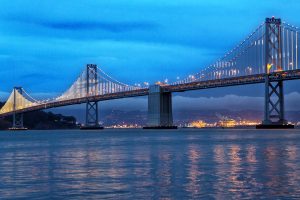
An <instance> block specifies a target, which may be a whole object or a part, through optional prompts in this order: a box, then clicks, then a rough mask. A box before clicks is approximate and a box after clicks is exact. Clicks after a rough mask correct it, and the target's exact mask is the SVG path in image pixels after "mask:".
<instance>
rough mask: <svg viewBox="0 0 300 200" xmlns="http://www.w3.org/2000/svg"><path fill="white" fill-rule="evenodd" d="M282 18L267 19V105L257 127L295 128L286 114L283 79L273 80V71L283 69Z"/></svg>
mask: <svg viewBox="0 0 300 200" xmlns="http://www.w3.org/2000/svg"><path fill="white" fill-rule="evenodd" d="M281 35H282V30H281V19H276V18H274V17H272V18H266V21H265V39H264V40H265V72H266V75H265V107H264V120H263V121H262V124H261V125H258V126H257V128H293V125H289V124H288V123H287V121H286V119H285V116H284V92H283V81H282V80H281V79H280V78H279V79H276V81H271V80H270V78H271V76H274V73H273V72H276V71H281V70H282V69H283V59H282V42H283V41H282V37H281Z"/></svg>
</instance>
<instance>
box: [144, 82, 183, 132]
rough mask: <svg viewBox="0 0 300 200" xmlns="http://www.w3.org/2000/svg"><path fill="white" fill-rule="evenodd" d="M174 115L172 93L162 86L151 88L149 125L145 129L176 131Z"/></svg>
mask: <svg viewBox="0 0 300 200" xmlns="http://www.w3.org/2000/svg"><path fill="white" fill-rule="evenodd" d="M175 128H177V127H176V126H173V114H172V93H171V92H164V91H163V88H162V87H161V86H160V85H152V86H150V87H149V95H148V124H147V126H146V127H144V129H175Z"/></svg>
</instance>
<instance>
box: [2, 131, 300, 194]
mask: <svg viewBox="0 0 300 200" xmlns="http://www.w3.org/2000/svg"><path fill="white" fill-rule="evenodd" d="M299 153H300V130H289V131H256V130H191V129H186V130H175V131H173V130H172V131H143V130H118V131H116V130H104V131H98V132H93V131H91V132H84V131H27V132H0V180H1V181H0V199H18V198H20V199H22V198H23V199H199V198H202V199H258V198H262V199H264V198H267V199H293V198H294V199H299V198H300V155H299Z"/></svg>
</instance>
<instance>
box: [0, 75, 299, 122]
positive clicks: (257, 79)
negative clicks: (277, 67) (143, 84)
mask: <svg viewBox="0 0 300 200" xmlns="http://www.w3.org/2000/svg"><path fill="white" fill-rule="evenodd" d="M264 79H265V74H256V75H250V76H240V77H233V78H225V79H216V80H208V81H195V82H191V83H184V84H177V85H166V86H162V88H163V91H164V92H184V91H188V90H201V89H209V88H217V87H229V86H237V85H246V84H257V83H264V81H265V80H264ZM293 79H300V70H289V71H281V72H274V73H272V74H270V80H271V81H278V80H283V81H287V80H293ZM148 94H149V90H148V88H144V89H138V90H133V91H127V92H118V93H112V94H105V95H98V96H91V97H84V98H76V99H70V100H62V101H59V102H49V103H44V104H40V105H36V106H32V107H28V108H24V109H20V110H17V111H12V112H7V113H3V114H0V117H5V116H9V115H12V114H13V113H24V112H32V111H37V110H43V109H49V108H56V107H62V106H68V105H74V104H82V103H86V102H87V101H88V100H89V101H105V100H110V99H121V98H128V97H137V96H146V95H148Z"/></svg>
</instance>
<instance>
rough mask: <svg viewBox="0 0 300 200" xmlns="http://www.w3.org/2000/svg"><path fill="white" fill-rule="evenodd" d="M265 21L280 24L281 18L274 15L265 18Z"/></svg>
mask: <svg viewBox="0 0 300 200" xmlns="http://www.w3.org/2000/svg"><path fill="white" fill-rule="evenodd" d="M266 23H269V24H278V25H280V24H281V19H280V18H275V17H274V16H273V17H272V18H268V17H267V18H266Z"/></svg>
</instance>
